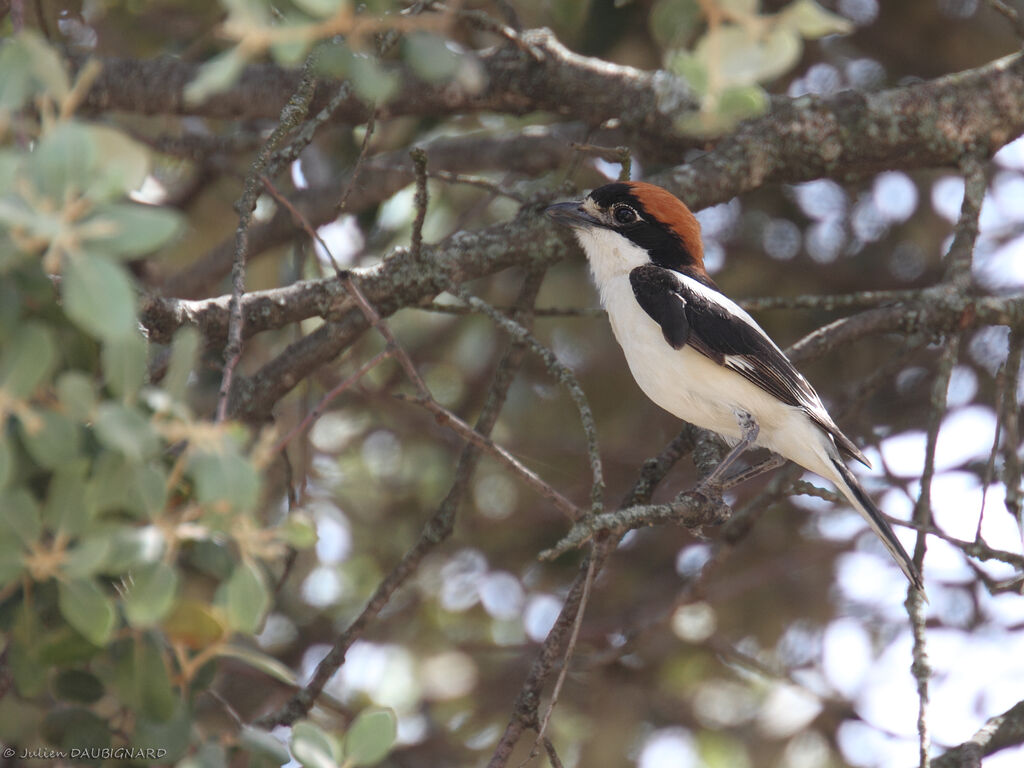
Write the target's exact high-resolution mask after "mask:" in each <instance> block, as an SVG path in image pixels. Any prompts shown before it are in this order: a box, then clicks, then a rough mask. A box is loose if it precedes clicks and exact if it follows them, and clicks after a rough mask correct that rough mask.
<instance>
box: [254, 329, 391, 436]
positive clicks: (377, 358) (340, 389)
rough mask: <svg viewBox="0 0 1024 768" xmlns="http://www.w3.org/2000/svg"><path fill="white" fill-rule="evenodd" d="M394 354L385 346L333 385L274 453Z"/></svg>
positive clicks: (303, 430)
mask: <svg viewBox="0 0 1024 768" xmlns="http://www.w3.org/2000/svg"><path fill="white" fill-rule="evenodd" d="M394 354H395V350H394V349H393V348H392V347H385V348H384V349H382V350H381V351H380V352H378V353H377V354H376V355H374V356H373V357H372V358H370V359H369V360H367V361H366V362H365V363H363V364H362V365H361V366H359V368H357V369H356V371H355V373H353V374H352V375H351V376H348V377H346V378H345V379H343V380H342V381H341V382H340V383H339V384H337V385H336V386H335V387H333V388H332V389H331V390H330V391H329V392H327V393H326V394H325V395H324V396H323V397H322V398H320V402H318V403H317V404H316V406H315V407H314V408H313V410H311V411H310V412H309V413H307V414H306V417H305V418H304V419H303V420H302V421H301V422H299V423H298V424H296V425H295V426H294V427H292V429H291V430H290V431H289V432H288V434H287V435H285V436H284V437H282V438H281V440H280V441H279V442H278V443H277V445H275V446H274V449H273V451H272V452H271V453H272V455H276V454H278V453H280V452H281V451H283V450H284V448H285V446H287V445H288V443H290V442H291V441H292V440H293V439H295V436H296V435H299V434H301V433H303V432H305V431H306V429H307V428H308V427H309V426H310V425H311V424H312V423H313V422H314V421H316V420H317V419H319V418H320V417H321V416H323V415H324V411H325V410H326V409H327V406H328V405H329V404H330V403H331V401H332V400H334V399H335V398H337V397H339V396H340V395H341V394H342V393H344V392H345V391H346V390H347V389H348V388H349V387H351V386H352V385H353V384H355V383H356V382H357V381H359V380H360V379H361V378H363V376H365V375H366V374H367V373H369V372H370V371H371V370H372V369H374V368H376V367H377V365H379V364H380V363H382V362H384V361H385V360H387V359H388V358H389V357H391V356H392V355H394Z"/></svg>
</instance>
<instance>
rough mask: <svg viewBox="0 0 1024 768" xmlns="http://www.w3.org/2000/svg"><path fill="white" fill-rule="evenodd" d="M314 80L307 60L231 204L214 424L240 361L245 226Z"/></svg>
mask: <svg viewBox="0 0 1024 768" xmlns="http://www.w3.org/2000/svg"><path fill="white" fill-rule="evenodd" d="M315 84H316V77H315V75H314V73H313V65H312V59H311V58H307V60H306V64H305V66H304V67H303V72H302V79H301V80H300V81H299V86H298V88H297V89H296V90H295V93H294V94H292V97H291V98H290V99H289V100H288V103H287V104H286V105H285V107H284V109H282V110H281V118H280V120H279V121H278V124H277V127H275V128H274V131H273V132H272V133H271V134H270V136H269V137H268V138H267V140H266V142H265V143H264V144H263V146H262V147H261V148H260V151H259V152H258V153H257V155H256V159H255V160H253V163H252V168H251V169H250V171H249V173H248V175H246V177H245V184H244V186H243V190H242V196H241V197H240V198H239V199H238V202H237V203H236V204H235V210H236V212H237V213H238V227H237V228H236V230H235V250H234V258H233V260H232V265H231V302H230V304H229V306H228V315H229V320H228V340H227V345H226V346H225V348H224V372H223V374H222V377H221V384H220V391H219V393H218V396H217V421H224V419H226V418H227V413H228V400H229V398H230V396H231V380H232V378H233V377H234V372H235V368H236V366H237V365H238V362H239V360H240V359H241V357H242V325H243V321H244V316H243V314H242V294H243V293H245V262H246V258H247V257H248V252H249V225H250V224H251V223H252V214H253V212H254V211H255V210H256V201H257V200H258V199H259V195H260V189H261V186H262V185H261V183H260V179H261V178H262V176H263V172H264V170H265V169H266V168H267V166H268V165H269V164H270V163H271V161H272V159H273V158H274V155H275V153H276V151H277V148H278V146H279V145H280V144H281V142H283V141H284V139H285V137H286V136H288V135H289V134H290V133H292V131H294V130H295V129H296V128H297V127H298V126H299V124H300V123H301V122H302V121H303V120H305V118H306V113H307V112H308V111H309V104H310V102H311V101H312V99H313V92H314V86H315Z"/></svg>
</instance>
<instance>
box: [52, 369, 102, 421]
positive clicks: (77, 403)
mask: <svg viewBox="0 0 1024 768" xmlns="http://www.w3.org/2000/svg"><path fill="white" fill-rule="evenodd" d="M55 386H56V389H57V399H58V400H60V404H61V407H62V408H63V409H64V412H65V413H67V415H68V416H70V417H71V418H72V419H75V420H76V421H91V420H92V412H93V409H94V408H95V407H96V386H95V384H93V381H92V378H91V377H90V376H88V375H86V374H84V373H82V372H81V371H65V372H64V373H62V374H61V375H60V376H58V377H57V383H56V385H55Z"/></svg>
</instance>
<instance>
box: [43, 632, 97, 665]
mask: <svg viewBox="0 0 1024 768" xmlns="http://www.w3.org/2000/svg"><path fill="white" fill-rule="evenodd" d="M38 649H39V663H41V664H45V665H46V666H48V667H71V666H78V665H81V664H85V663H86V662H88V661H90V660H91V659H93V658H95V657H96V655H97V654H98V653H100V652H101V651H102V649H101V648H99V647H97V646H95V645H93V644H92V643H87V642H86V641H85V640H84V639H83V638H82V635H81V633H79V632H78V631H77V630H74V629H72V628H71V627H67V626H65V627H58V628H56V629H54V630H48V631H47V632H46V635H45V636H44V637H43V638H42V639H41V640H40V642H39V644H38Z"/></svg>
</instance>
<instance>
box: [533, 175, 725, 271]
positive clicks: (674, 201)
mask: <svg viewBox="0 0 1024 768" xmlns="http://www.w3.org/2000/svg"><path fill="white" fill-rule="evenodd" d="M546 213H547V215H548V216H550V217H551V218H552V219H554V220H555V221H557V222H559V223H561V224H566V225H568V226H570V227H572V228H573V232H574V233H575V235H576V238H577V239H578V240H579V242H580V245H581V246H583V250H584V251H585V252H586V254H587V258H588V259H589V260H590V263H591V266H592V268H593V270H594V276H595V278H596V279H597V281H598V283H599V284H600V283H602V282H603V280H604V279H606V278H609V277H613V276H615V275H617V274H621V273H622V272H627V273H628V272H629V271H630V270H632V269H635V268H636V267H639V266H642V265H644V264H649V263H652V262H653V263H654V264H657V265H658V266H660V267H666V268H668V269H674V270H676V271H685V272H689V273H691V274H694V273H695V276H701V277H704V278H706V276H707V273H706V272H705V271H704V247H703V245H702V244H701V239H700V224H699V223H698V222H697V219H695V218H694V216H693V214H692V213H690V209H689V208H687V207H686V206H685V205H684V204H683V203H682V201H680V200H679V198H677V197H676V196H675V195H673V194H672V193H671V192H669V191H667V190H665V189H662V188H661V187H656V186H654V185H653V184H646V183H644V182H642V181H626V182H615V183H612V184H605V185H604V186H603V187H598V188H597V189H595V190H594V191H593V192H591V193H590V194H589V195H587V196H586V197H585V198H584V199H583V200H581V201H579V202H571V203H556V204H555V205H552V206H549V207H548V209H547V211H546Z"/></svg>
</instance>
